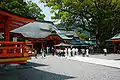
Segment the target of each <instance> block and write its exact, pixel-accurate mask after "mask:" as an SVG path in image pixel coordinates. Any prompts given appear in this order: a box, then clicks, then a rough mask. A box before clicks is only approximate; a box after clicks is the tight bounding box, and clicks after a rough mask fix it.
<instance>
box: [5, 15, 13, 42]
mask: <svg viewBox="0 0 120 80" xmlns="http://www.w3.org/2000/svg"><path fill="white" fill-rule="evenodd" d="M11 22H12V20H11V19H10V18H9V17H8V18H6V20H5V23H4V26H5V28H4V39H5V41H9V40H10V32H9V31H10V30H9V26H10V25H9V24H10V23H11Z"/></svg>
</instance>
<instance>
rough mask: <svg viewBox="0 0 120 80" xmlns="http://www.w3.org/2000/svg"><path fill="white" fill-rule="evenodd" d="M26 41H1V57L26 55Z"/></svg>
mask: <svg viewBox="0 0 120 80" xmlns="http://www.w3.org/2000/svg"><path fill="white" fill-rule="evenodd" d="M24 53H26V49H25V43H24V42H4V41H1V42H0V58H11V57H24Z"/></svg>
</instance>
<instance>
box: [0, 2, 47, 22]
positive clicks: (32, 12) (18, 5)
mask: <svg viewBox="0 0 120 80" xmlns="http://www.w3.org/2000/svg"><path fill="white" fill-rule="evenodd" d="M0 7H1V8H3V9H6V10H8V11H10V12H12V13H15V14H17V15H22V16H24V17H30V18H35V19H40V20H44V17H45V15H44V14H43V13H42V10H41V9H40V8H39V7H38V5H37V4H36V3H33V2H32V1H29V2H27V3H26V2H23V1H22V0H0Z"/></svg>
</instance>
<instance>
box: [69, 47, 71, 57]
mask: <svg viewBox="0 0 120 80" xmlns="http://www.w3.org/2000/svg"><path fill="white" fill-rule="evenodd" d="M68 56H69V57H71V48H68Z"/></svg>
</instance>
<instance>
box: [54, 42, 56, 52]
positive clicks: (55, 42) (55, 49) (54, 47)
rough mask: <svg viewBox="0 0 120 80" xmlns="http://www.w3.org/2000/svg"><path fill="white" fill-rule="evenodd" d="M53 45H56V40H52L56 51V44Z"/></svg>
mask: <svg viewBox="0 0 120 80" xmlns="http://www.w3.org/2000/svg"><path fill="white" fill-rule="evenodd" d="M55 45H56V41H54V48H55V51H56V46H55Z"/></svg>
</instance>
